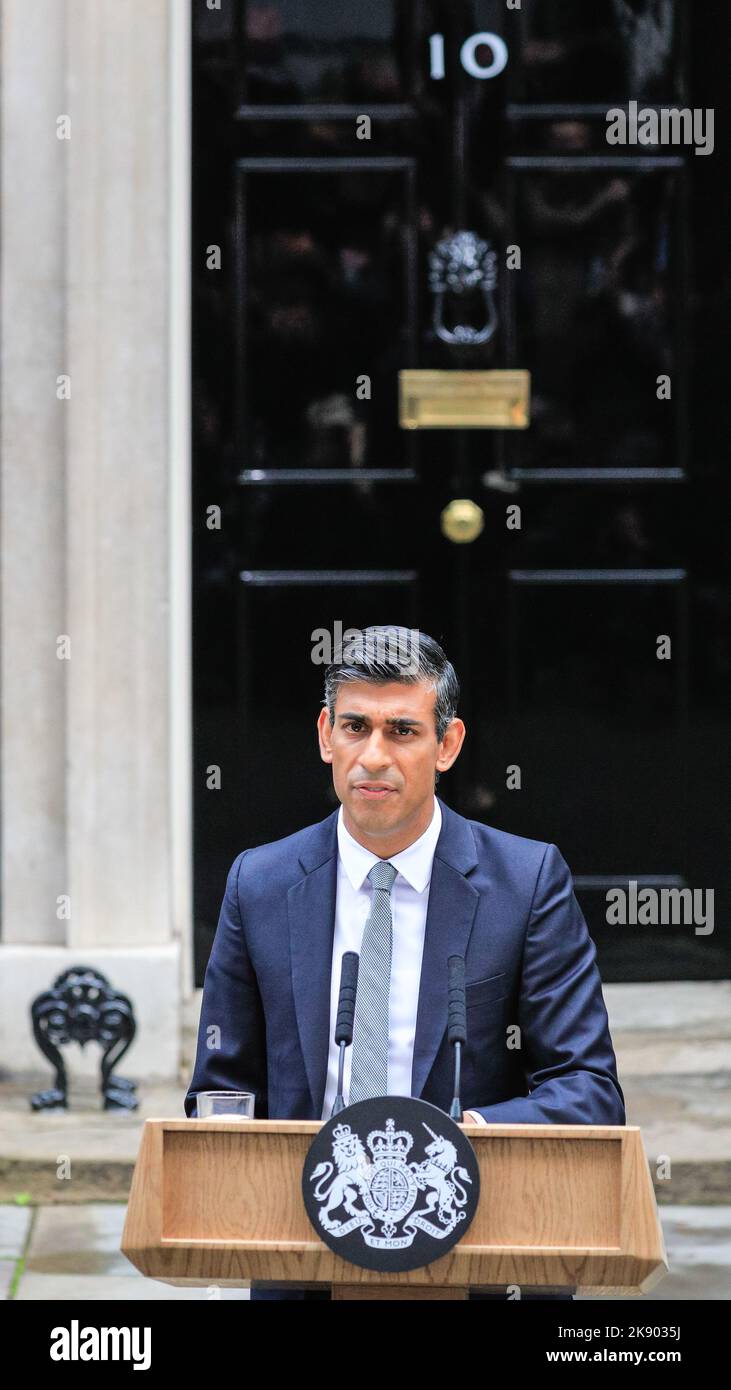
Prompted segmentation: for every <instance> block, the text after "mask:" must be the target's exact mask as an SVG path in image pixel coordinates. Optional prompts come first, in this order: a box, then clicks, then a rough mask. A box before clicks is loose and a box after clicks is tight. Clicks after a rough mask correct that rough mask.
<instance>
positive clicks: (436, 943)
mask: <svg viewBox="0 0 731 1390" xmlns="http://www.w3.org/2000/svg"><path fill="white" fill-rule="evenodd" d="M439 805H440V807H441V811H442V818H443V819H442V829H441V832H440V835H439V839H438V840H437V845H436V850H435V852H434V863H433V866H432V875H431V883H430V886H429V903H428V907H427V913H426V931H425V936H424V954H423V957H422V964H421V983H420V986H419V1005H418V1011H417V1015H416V1034H415V1037H414V1059H413V1064H412V1070H411V1094H412V1096H420V1095H421V1093H422V1091H423V1089H424V1087H425V1085H426V1083H427V1079H428V1077H429V1072H430V1071H431V1068H432V1065H433V1063H434V1059H435V1057H436V1055H437V1052H438V1050H439V1047H440V1044H441V1041H442V1038H443V1037H444V1033H445V1031H446V1027H447V959H448V957H449V956H451V955H458V956H464V955H465V954H466V952H467V943H468V941H469V939H470V933H471V931H472V924H473V922H474V920H475V912H476V911H477V904H478V902H479V900H480V895H479V893H478V892H477V889H476V888H473V887H472V884H471V883H470V882H469V881H468V879H467V878H466V877H465V875H466V874H468V873H469V872H470V871H471V870H472V869H473V868H474V867H475V864H476V863H477V855H476V852H475V841H474V836H473V834H472V831H471V830H470V826H469V823H468V821H466V820H465V819H464V817H462V816H459V815H457V813H456V812H455V811H450V809H449V807H448V806H446V805H445V804H444V802H443V801H442V800H441V798H439Z"/></svg>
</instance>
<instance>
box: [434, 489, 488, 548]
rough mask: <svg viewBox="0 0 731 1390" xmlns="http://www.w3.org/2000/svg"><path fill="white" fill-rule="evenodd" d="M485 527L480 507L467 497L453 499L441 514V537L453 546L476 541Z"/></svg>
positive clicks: (483, 514)
mask: <svg viewBox="0 0 731 1390" xmlns="http://www.w3.org/2000/svg"><path fill="white" fill-rule="evenodd" d="M484 525H485V513H484V512H483V510H482V507H478V505H477V503H476V502H472V501H471V500H470V498H469V497H454V498H453V499H452V501H451V502H449V503H448V504H447V506H446V507H445V508H444V511H443V512H442V535H443V536H446V537H447V540H448V541H454V543H455V545H468V544H469V542H470V541H476V540H477V537H478V536H479V534H480V532H481V531H482V530H483V528H484Z"/></svg>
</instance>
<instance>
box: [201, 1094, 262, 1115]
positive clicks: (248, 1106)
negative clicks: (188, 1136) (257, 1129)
mask: <svg viewBox="0 0 731 1390" xmlns="http://www.w3.org/2000/svg"><path fill="white" fill-rule="evenodd" d="M197 1099H198V1119H199V1120H239V1119H241V1118H242V1117H243V1118H244V1119H246V1118H248V1119H250V1120H253V1118H254V1092H253V1091H199V1092H198V1097H197Z"/></svg>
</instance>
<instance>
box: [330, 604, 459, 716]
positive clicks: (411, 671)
mask: <svg viewBox="0 0 731 1390" xmlns="http://www.w3.org/2000/svg"><path fill="white" fill-rule="evenodd" d="M347 681H372V682H373V683H374V684H385V682H387V681H399V682H401V683H402V684H403V685H418V684H419V683H420V682H421V681H426V682H427V683H428V684H430V685H432V686H433V688H434V691H435V694H436V699H435V704H434V715H435V719H436V729H437V740H438V742H439V743H441V741H442V739H443V738H444V735H445V733H446V732H447V729H448V727H449V725H450V724H451V722H452V720H453V719H454V717H455V715H456V713H457V704H458V702H459V681H458V680H457V675H456V672H455V670H454V667H453V665H452V663H451V661H449V660H448V659H447V657H446V656H445V654H444V652H443V651H442V649H441V647H440V646H439V643H438V642H435V641H434V638H433V637H429V636H428V635H427V633H425V632H420V631H419V629H418V628H408V627H366V628H364V629H363V631H362V632H357V633H354V635H353V636H352V637H350V636H349V634H346V637H345V638H344V641H343V659H342V661H333V662H332V663H331V664H330V665H329V666H328V668H327V670H326V672H325V698H324V700H323V704H324V705H327V710H328V714H329V715H330V723H331V724H334V723H335V701H336V699H337V694H338V690H339V689H340V687H341V685H345V684H346V682H347Z"/></svg>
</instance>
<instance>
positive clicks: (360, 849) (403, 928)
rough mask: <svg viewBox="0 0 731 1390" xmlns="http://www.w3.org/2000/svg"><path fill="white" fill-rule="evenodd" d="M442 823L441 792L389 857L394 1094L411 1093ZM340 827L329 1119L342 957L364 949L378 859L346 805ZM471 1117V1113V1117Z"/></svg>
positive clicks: (346, 1083) (325, 1110)
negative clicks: (348, 819) (392, 873)
mask: <svg viewBox="0 0 731 1390" xmlns="http://www.w3.org/2000/svg"><path fill="white" fill-rule="evenodd" d="M441 828H442V813H441V810H440V808H439V802H438V801H437V799H436V797H435V798H434V813H433V815H432V819H431V822H430V824H429V825H428V826H427V828H426V830H425V831H424V833H423V835H420V836H419V839H418V840H415V841H414V843H413V844H412V845H408V846H407V848H406V849H404V850H401V852H400V854H392V855H391V857H390V859H389V861H388V862H389V863H390V864H393V866H394V868H395V869H396V870H397V873H396V878H395V879H394V881H393V887H392V889H391V917H392V920H393V950H392V954H391V989H390V994H389V1038H388V1095H399V1096H410V1095H411V1068H412V1063H413V1057H414V1037H415V1034H416V1011H417V1006H418V1002H419V984H420V981H421V962H422V956H423V953H424V935H425V931H426V910H427V905H428V902H429V884H430V882H431V872H432V863H433V860H434V850H435V848H436V843H437V840H438V839H439V832H440V830H441ZM337 832H338V870H337V896H336V903H335V934H334V938H333V954H332V961H331V975H330V1032H329V1037H330V1050H329V1054H328V1070H327V1083H326V1086H325V1100H324V1103H323V1107H322V1115H321V1117H320V1118H321V1119H323V1120H326V1119H329V1117H330V1112H331V1110H332V1106H333V1101H334V1100H335V1096H336V1095H337V1084H338V1062H339V1056H340V1048H339V1047H338V1046H336V1044H335V1040H334V1034H335V1020H336V1017H337V1009H338V993H339V990H340V971H341V962H342V958H343V954H344V952H345V951H356V952H357V953H358V955H360V951H361V945H362V941H363V929H364V927H365V924H366V921H367V919H368V914H369V913H370V909H371V902H372V896H373V889H372V887H371V884H370V883H369V882H368V874H369V872H370V870H371V869H372V868H373V865H374V864H376V863H378V859H379V856H378V855H377V854H373V853H372V852H371V850H368V849H366V848H365V847H364V846H363V845H361V844H359V843H358V841H357V840H354V839H353V836H352V835H351V834H350V833H349V832H348V831H347V830H346V828H345V824H344V821H343V808H342V806H341V807H340V811H339V814H338V824H337ZM352 1050H353V1049H352V1045H351V1046H350V1047H347V1048H346V1049H345V1066H344V1069H343V1070H344V1077H343V1094H344V1097H345V1103H346V1105H347V1104H348V1103H349V1092H350V1072H351V1063H352ZM470 1116H471V1112H470ZM470 1116H468V1115H467V1112H466V1113H465V1119H466V1120H467V1122H469V1118H470ZM477 1119H478V1121H479V1120H482V1116H478V1117H477ZM482 1123H483V1124H484V1123H485V1121H484V1120H483V1121H482Z"/></svg>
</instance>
